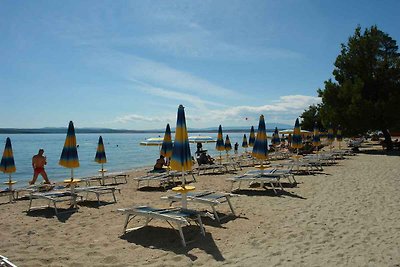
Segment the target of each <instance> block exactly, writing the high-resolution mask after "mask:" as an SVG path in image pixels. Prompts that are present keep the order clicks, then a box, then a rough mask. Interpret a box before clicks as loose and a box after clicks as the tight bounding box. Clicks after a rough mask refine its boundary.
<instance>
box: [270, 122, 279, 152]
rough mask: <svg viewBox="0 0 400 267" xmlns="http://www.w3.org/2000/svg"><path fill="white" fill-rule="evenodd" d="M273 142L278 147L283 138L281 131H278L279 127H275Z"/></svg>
mask: <svg viewBox="0 0 400 267" xmlns="http://www.w3.org/2000/svg"><path fill="white" fill-rule="evenodd" d="M271 143H272V145H273V146H274V147H277V146H279V145H280V144H281V139H280V138H279V131H278V127H275V131H274V133H273V134H272V139H271Z"/></svg>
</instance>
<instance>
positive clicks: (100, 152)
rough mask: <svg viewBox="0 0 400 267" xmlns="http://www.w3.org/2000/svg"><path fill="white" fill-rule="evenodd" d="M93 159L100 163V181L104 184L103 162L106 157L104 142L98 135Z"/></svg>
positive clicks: (105, 160)
mask: <svg viewBox="0 0 400 267" xmlns="http://www.w3.org/2000/svg"><path fill="white" fill-rule="evenodd" d="M94 161H96V162H97V163H99V164H101V170H100V172H101V177H102V180H103V181H102V182H103V185H104V172H105V170H104V163H107V157H106V151H105V150H104V143H103V137H101V136H99V142H98V144H97V151H96V156H95V157H94Z"/></svg>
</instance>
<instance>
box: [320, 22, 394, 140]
mask: <svg viewBox="0 0 400 267" xmlns="http://www.w3.org/2000/svg"><path fill="white" fill-rule="evenodd" d="M397 51H398V46H397V44H396V41H395V40H394V39H392V38H391V37H390V36H389V35H388V34H386V33H384V32H382V31H381V30H379V29H378V28H377V27H376V26H372V27H370V28H367V29H365V31H364V33H361V27H359V26H358V27H357V28H356V30H355V33H354V35H353V36H351V37H350V38H349V40H348V43H347V44H342V49H341V53H340V55H339V56H338V57H337V58H336V61H335V64H334V65H335V69H334V71H333V76H334V78H335V80H336V81H332V80H331V79H329V80H328V81H325V88H324V89H322V90H321V89H319V90H318V94H319V96H320V97H322V103H321V105H320V106H319V114H320V116H321V120H322V123H323V124H324V125H325V126H326V125H327V124H328V123H329V122H332V123H334V124H335V126H337V125H338V124H341V125H342V128H343V130H344V132H345V133H347V134H349V135H354V134H363V133H366V132H367V131H369V130H381V131H382V132H383V134H384V136H385V141H386V142H387V144H388V147H389V148H391V147H392V143H391V137H390V134H389V131H388V129H393V128H394V127H397V126H398V125H400V116H399V103H400V54H399V53H398V52H397Z"/></svg>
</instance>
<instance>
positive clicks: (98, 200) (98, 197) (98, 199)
mask: <svg viewBox="0 0 400 267" xmlns="http://www.w3.org/2000/svg"><path fill="white" fill-rule="evenodd" d="M96 197H97V203H98V204H99V206H100V194H99V193H96Z"/></svg>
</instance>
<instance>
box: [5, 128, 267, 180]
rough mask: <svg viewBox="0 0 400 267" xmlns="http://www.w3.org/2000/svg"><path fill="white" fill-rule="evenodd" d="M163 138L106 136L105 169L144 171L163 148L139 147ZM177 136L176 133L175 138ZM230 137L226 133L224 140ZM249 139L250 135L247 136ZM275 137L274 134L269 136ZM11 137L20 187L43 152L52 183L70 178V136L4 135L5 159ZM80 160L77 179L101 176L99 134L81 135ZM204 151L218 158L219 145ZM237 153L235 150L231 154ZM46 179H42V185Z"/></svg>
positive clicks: (234, 137)
mask: <svg viewBox="0 0 400 267" xmlns="http://www.w3.org/2000/svg"><path fill="white" fill-rule="evenodd" d="M228 134H229V138H230V141H231V144H232V147H233V145H234V144H235V142H238V143H239V152H241V151H242V150H243V149H242V148H241V144H242V138H243V133H228ZM159 135H160V136H163V133H160V134H102V137H103V141H104V147H105V151H106V155H107V163H106V164H105V165H104V168H106V169H107V170H108V171H109V172H120V171H126V170H132V169H136V168H140V167H146V166H152V165H153V164H154V163H155V161H156V159H157V158H158V157H159V147H157V146H141V145H140V144H139V143H140V142H141V141H144V140H145V139H147V138H150V137H158V136H159ZM192 135H208V136H211V137H213V138H215V139H216V138H217V134H216V133H201V134H196V133H191V134H190V136H192ZM172 136H174V133H173V134H172ZM225 136H226V133H224V138H225ZM246 136H247V138H248V136H249V133H246ZM269 136H271V134H269ZM7 137H10V138H11V143H12V147H13V153H14V160H15V166H16V168H17V171H16V172H15V173H13V174H12V178H13V180H16V181H18V186H25V185H27V183H28V181H30V180H31V179H32V174H33V170H32V165H31V160H32V156H33V155H35V154H37V152H38V150H39V148H43V149H44V150H45V156H46V157H47V165H46V172H47V174H48V176H49V179H50V180H51V181H61V180H63V179H66V178H68V177H70V169H67V168H64V167H62V166H60V165H58V161H59V159H60V155H61V151H62V148H63V146H64V142H65V137H66V134H10V135H5V134H0V151H1V152H0V153H1V155H2V153H3V150H4V145H5V140H6V138H7ZM76 139H77V144H79V147H78V156H79V162H80V167H79V168H76V169H74V177H87V176H93V175H98V170H99V169H100V168H101V165H100V164H98V163H96V162H95V161H94V157H95V155H96V149H97V142H98V139H99V134H77V135H76ZM190 146H191V152H192V155H194V153H195V151H196V144H191V145H190ZM203 149H207V150H208V152H209V153H210V154H211V155H213V156H215V155H218V154H219V152H218V151H216V150H215V143H209V144H203ZM231 153H233V150H232V151H231ZM7 178H8V174H3V173H0V179H1V180H4V181H5V180H6V179H7ZM42 181H43V179H42V177H41V176H40V175H39V177H38V182H42Z"/></svg>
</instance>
